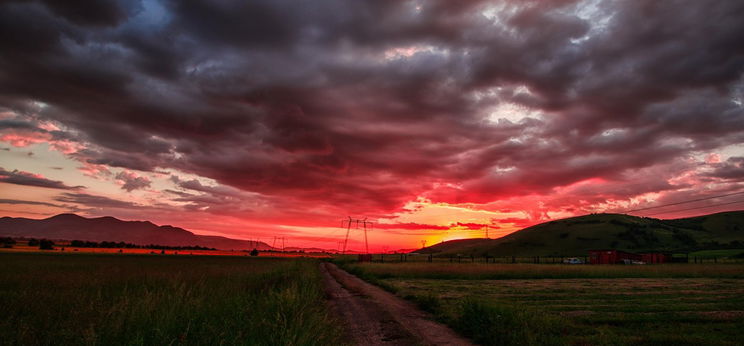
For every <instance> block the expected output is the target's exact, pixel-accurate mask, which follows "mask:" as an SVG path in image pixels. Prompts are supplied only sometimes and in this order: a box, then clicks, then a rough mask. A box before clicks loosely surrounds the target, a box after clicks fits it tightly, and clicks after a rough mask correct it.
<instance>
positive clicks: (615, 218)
mask: <svg viewBox="0 0 744 346" xmlns="http://www.w3.org/2000/svg"><path fill="white" fill-rule="evenodd" d="M721 247H731V248H744V211H732V212H725V213H717V214H710V215H705V216H697V217H691V218H684V219H673V220H661V219H654V218H646V217H637V216H631V215H623V214H592V215H584V216H579V217H572V218H567V219H562V220H555V221H550V222H546V223H542V224H539V225H535V226H532V227H528V228H525V229H522V230H520V231H517V232H514V233H512V234H509V235H507V236H505V237H502V238H499V239H462V240H453V241H448V242H444V243H441V244H437V245H432V246H430V247H426V248H422V249H419V250H416V252H419V253H434V254H437V255H442V256H449V255H457V254H462V255H467V256H469V255H475V256H483V255H486V254H488V255H490V256H550V255H558V256H578V255H582V256H583V255H585V254H586V252H587V250H590V249H619V250H626V251H633V252H642V251H668V252H674V251H691V250H699V249H715V248H721Z"/></svg>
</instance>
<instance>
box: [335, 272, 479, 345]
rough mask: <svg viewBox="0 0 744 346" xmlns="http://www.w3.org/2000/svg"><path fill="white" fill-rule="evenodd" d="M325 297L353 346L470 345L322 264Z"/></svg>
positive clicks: (404, 305) (422, 314)
mask: <svg viewBox="0 0 744 346" xmlns="http://www.w3.org/2000/svg"><path fill="white" fill-rule="evenodd" d="M320 270H321V273H322V274H323V280H324V283H325V290H326V296H327V297H328V300H329V304H330V306H331V309H332V311H333V312H334V313H335V314H336V315H337V316H338V317H339V318H340V319H341V320H342V322H343V323H344V331H345V335H346V338H347V340H348V341H349V342H351V343H353V344H356V345H472V344H471V343H470V342H469V341H468V340H467V339H464V338H463V337H461V336H459V335H457V334H456V333H455V332H454V331H452V330H451V329H450V328H448V327H447V326H445V325H442V324H440V323H437V322H435V321H433V320H432V319H431V316H430V315H429V314H427V313H425V312H423V311H421V310H419V309H418V308H417V307H416V306H415V305H413V304H411V303H410V302H407V301H405V300H403V299H401V298H398V297H397V296H395V295H393V294H391V293H389V292H387V291H385V290H383V289H381V288H379V287H377V286H374V285H371V284H369V283H367V282H364V281H363V280H361V279H359V278H357V277H356V276H354V275H351V274H349V273H347V272H346V271H344V270H342V269H340V268H338V267H337V266H336V265H334V264H332V263H326V262H324V263H321V264H320Z"/></svg>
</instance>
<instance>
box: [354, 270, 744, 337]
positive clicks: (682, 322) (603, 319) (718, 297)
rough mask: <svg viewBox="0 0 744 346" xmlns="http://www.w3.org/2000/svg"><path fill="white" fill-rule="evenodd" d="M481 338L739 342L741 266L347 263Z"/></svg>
mask: <svg viewBox="0 0 744 346" xmlns="http://www.w3.org/2000/svg"><path fill="white" fill-rule="evenodd" d="M345 267H346V268H347V269H349V270H351V271H352V272H354V273H356V274H357V275H360V276H362V277H364V278H366V279H367V280H370V281H372V282H375V283H377V284H379V285H381V286H383V287H385V288H387V289H389V290H391V291H394V292H396V293H397V294H398V295H400V296H402V297H406V298H407V299H410V300H412V301H414V302H416V303H417V304H418V305H419V306H420V307H421V308H423V309H425V310H428V311H430V312H432V313H434V314H435V316H436V317H437V318H438V319H440V320H441V321H443V322H445V323H447V324H449V325H451V326H452V327H453V328H454V329H456V330H457V331H459V332H460V333H462V334H464V335H466V336H468V337H471V338H472V339H473V340H475V341H476V342H478V343H480V344H484V345H738V344H741V340H744V265H728V264H727V265H692V264H689V265H687V264H682V265H648V266H620V265H616V266H590V265H580V266H569V265H526V264H513V265H494V264H490V265H486V264H470V263H468V264H459V265H458V264H433V265H432V264H427V263H413V264H411V263H408V264H406V263H402V264H369V263H365V264H352V263H347V264H345Z"/></svg>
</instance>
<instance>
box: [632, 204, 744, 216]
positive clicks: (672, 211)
mask: <svg viewBox="0 0 744 346" xmlns="http://www.w3.org/2000/svg"><path fill="white" fill-rule="evenodd" d="M736 203H744V200H741V201H734V202H727V203H718V204H711V205H707V206H703V207H695V208H685V209H677V210H670V211H662V212H658V213H653V214H646V216H651V215H660V214H671V213H678V212H682V211H688V210H697V209H707V208H712V207H720V206H722V205H729V204H736Z"/></svg>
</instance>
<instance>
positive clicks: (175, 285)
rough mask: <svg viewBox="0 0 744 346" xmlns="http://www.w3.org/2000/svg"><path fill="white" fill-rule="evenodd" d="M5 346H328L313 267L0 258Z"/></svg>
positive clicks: (327, 323)
mask: <svg viewBox="0 0 744 346" xmlns="http://www.w3.org/2000/svg"><path fill="white" fill-rule="evenodd" d="M0 263H2V265H1V266H0V306H2V310H3V318H2V319H0V338H2V340H3V341H2V344H7V345H52V344H53V345H72V344H74V345H122V344H127V345H171V344H188V345H197V344H198V345H203V344H210V345H216V344H222V345H239V344H243V345H327V344H332V343H338V341H339V335H340V334H339V331H338V329H337V328H336V327H335V324H334V323H333V320H332V319H331V318H330V317H329V316H328V315H327V312H326V310H325V306H324V304H323V295H322V287H321V284H322V282H321V280H320V276H319V275H320V274H319V272H318V271H317V262H315V261H313V260H282V259H262V258H240V257H204V256H200V257H190V256H138V255H82V254H74V255H59V254H0Z"/></svg>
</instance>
